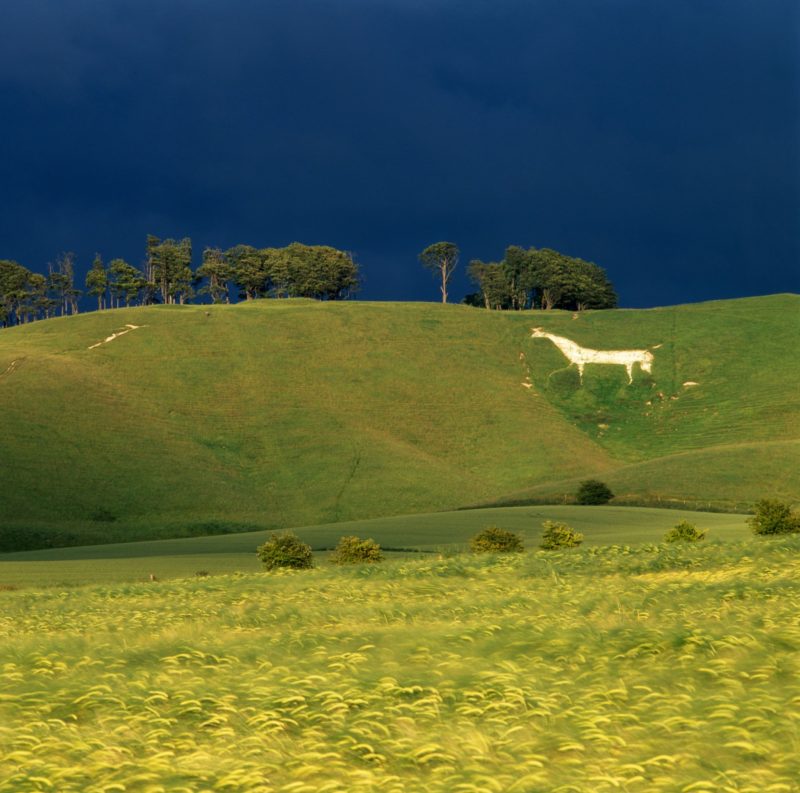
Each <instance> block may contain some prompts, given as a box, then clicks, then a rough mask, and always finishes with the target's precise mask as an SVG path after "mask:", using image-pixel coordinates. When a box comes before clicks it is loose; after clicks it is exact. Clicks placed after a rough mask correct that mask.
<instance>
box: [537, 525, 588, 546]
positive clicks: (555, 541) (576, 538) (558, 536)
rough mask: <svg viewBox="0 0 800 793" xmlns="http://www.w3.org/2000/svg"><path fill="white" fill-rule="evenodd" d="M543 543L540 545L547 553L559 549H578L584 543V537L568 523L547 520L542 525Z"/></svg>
mask: <svg viewBox="0 0 800 793" xmlns="http://www.w3.org/2000/svg"><path fill="white" fill-rule="evenodd" d="M542 528H543V529H544V531H543V532H542V542H541V545H539V547H540V548H543V549H544V550H545V551H555V550H556V549H558V548H577V547H578V546H579V545H580V544H581V543H582V542H583V535H582V534H581V533H580V532H578V531H575V529H573V528H572V527H571V526H567V524H566V523H559V522H558V521H555V520H546V521H545V522H544V523H542Z"/></svg>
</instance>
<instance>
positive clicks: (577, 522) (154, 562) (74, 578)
mask: <svg viewBox="0 0 800 793" xmlns="http://www.w3.org/2000/svg"><path fill="white" fill-rule="evenodd" d="M682 519H686V520H689V521H690V522H693V523H696V524H697V526H698V527H701V528H707V529H709V531H710V537H711V538H713V539H717V540H722V541H738V540H742V539H744V538H746V537H748V536H749V535H750V532H749V530H748V528H747V525H746V520H747V516H746V515H732V514H717V513H708V512H691V511H688V510H666V509H648V508H639V507H612V506H600V507H579V506H574V505H566V506H565V505H542V506H531V507H504V508H498V509H475V510H460V511H458V512H443V513H433V514H429V515H404V516H397V517H391V518H377V519H375V520H362V521H351V522H348V523H331V524H327V525H322V526H307V527H304V528H299V529H296V530H295V531H296V533H297V534H298V535H299V536H300V537H301V538H302V539H303V540H304V541H306V542H308V543H309V544H310V545H311V546H312V548H314V549H315V550H316V551H317V552H320V551H321V549H326V548H328V549H330V548H333V547H334V546H335V545H336V543H337V542H338V540H339V538H340V537H342V536H344V535H348V534H356V535H358V536H362V537H371V538H373V539H375V540H376V541H377V542H379V543H380V544H381V545H383V546H384V547H386V548H403V549H412V550H413V549H416V550H420V551H426V552H433V553H437V554H438V553H452V552H454V551H460V550H464V549H466V547H467V544H468V541H469V538H470V537H471V536H472V535H473V534H476V533H477V532H478V531H480V530H481V529H484V528H486V527H487V526H490V525H498V526H501V527H502V528H506V529H511V530H513V531H516V532H519V533H520V534H522V535H523V537H524V538H525V542H526V544H527V546H528V547H529V548H535V547H537V545H538V543H539V541H540V537H541V526H542V521H544V520H561V521H566V522H567V523H569V524H570V525H572V526H574V527H575V528H577V529H578V530H579V531H581V532H583V533H584V535H585V543H586V544H587V545H614V544H616V545H632V544H637V543H645V542H650V543H655V542H660V541H661V540H662V538H663V536H664V534H665V533H666V532H667V531H668V530H669V529H670V528H672V526H674V525H675V524H676V523H677V522H678V521H679V520H682ZM267 536H268V533H267V532H266V531H255V532H243V533H237V534H224V535H216V536H207V537H190V538H185V539H174V540H154V541H149V542H130V543H119V544H113V545H112V544H108V545H92V546H82V547H81V546H79V547H75V548H54V549H48V550H41V551H26V552H22V553H9V554H0V585H2V584H4V583H5V584H14V585H19V586H26V585H36V586H46V585H56V586H57V585H59V584H79V583H92V582H104V583H110V582H114V581H131V580H140V581H141V580H146V579H147V578H148V577H149V575H150V574H151V573H152V574H153V575H156V576H157V577H158V578H176V577H178V578H180V577H187V576H191V575H193V574H194V573H195V572H197V571H200V570H205V571H208V572H209V573H213V574H218V573H230V572H234V571H236V570H240V571H243V572H247V571H255V570H257V569H258V564H257V561H256V556H255V549H256V547H257V546H258V545H260V544H261V543H263V542H264V540H265V539H266V537H267ZM326 556H327V555H326V554H325V553H318V558H319V561H320V562H321V563H324V561H325V559H326Z"/></svg>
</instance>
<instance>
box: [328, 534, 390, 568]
mask: <svg viewBox="0 0 800 793" xmlns="http://www.w3.org/2000/svg"><path fill="white" fill-rule="evenodd" d="M331 561H332V562H333V563H334V564H364V563H372V562H382V561H383V554H382V553H381V546H380V545H378V543H377V542H375V540H372V539H369V540H362V539H361V538H360V537H340V538H339V544H338V545H337V546H336V549H335V550H334V552H333V556H331Z"/></svg>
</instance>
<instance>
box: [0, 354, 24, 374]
mask: <svg viewBox="0 0 800 793" xmlns="http://www.w3.org/2000/svg"><path fill="white" fill-rule="evenodd" d="M22 361H23V359H22V358H17V360H15V361H11V363H10V364H9V365H8V368H7V369H6V370H5V371H4V372H0V377H5V376H6V375H8V374H13V373H14V372H16V371H17V367H18V366H19V365H20V363H22Z"/></svg>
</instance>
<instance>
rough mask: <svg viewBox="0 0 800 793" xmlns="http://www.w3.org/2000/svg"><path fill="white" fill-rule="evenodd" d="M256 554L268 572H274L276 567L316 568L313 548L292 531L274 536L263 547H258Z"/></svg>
mask: <svg viewBox="0 0 800 793" xmlns="http://www.w3.org/2000/svg"><path fill="white" fill-rule="evenodd" d="M256 554H257V555H258V558H259V559H260V560H261V561H262V562H263V563H264V567H266V568H267V570H274V569H275V568H276V567H289V568H292V569H295V570H304V569H307V568H309V567H313V566H314V565H313V562H312V559H311V546H310V545H306V543H304V542H303V541H302V540H301V539H300V538H299V537H297V536H296V535H295V534H293V533H292V532H291V531H284V532H279V533H277V534H273V535H272V536H271V537H270V538H269V539H268V540H267V541H266V542H265V543H264V544H263V545H259V546H258V548H257V549H256Z"/></svg>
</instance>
